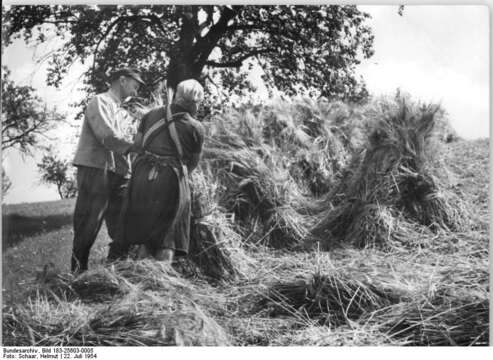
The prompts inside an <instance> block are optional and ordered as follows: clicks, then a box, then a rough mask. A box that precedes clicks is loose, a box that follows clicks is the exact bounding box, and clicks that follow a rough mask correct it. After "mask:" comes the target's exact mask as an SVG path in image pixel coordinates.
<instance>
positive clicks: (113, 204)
mask: <svg viewBox="0 0 493 360" xmlns="http://www.w3.org/2000/svg"><path fill="white" fill-rule="evenodd" d="M127 181H128V180H127V179H125V177H124V176H121V175H119V174H116V173H114V172H111V171H106V170H103V169H98V168H93V167H86V166H78V167H77V188H78V195H77V201H76V203H75V211H74V247H73V250H72V261H71V266H72V271H73V272H80V271H85V270H87V264H88V260H89V252H90V250H91V247H92V245H93V244H94V241H95V240H96V237H97V235H98V232H99V229H100V228H101V224H102V223H103V219H104V220H105V222H106V227H107V229H108V234H109V236H110V238H111V239H112V240H113V241H114V242H115V240H116V239H117V238H118V236H119V231H120V229H121V224H120V221H121V216H120V213H121V209H122V203H123V198H124V193H125V187H126V185H127Z"/></svg>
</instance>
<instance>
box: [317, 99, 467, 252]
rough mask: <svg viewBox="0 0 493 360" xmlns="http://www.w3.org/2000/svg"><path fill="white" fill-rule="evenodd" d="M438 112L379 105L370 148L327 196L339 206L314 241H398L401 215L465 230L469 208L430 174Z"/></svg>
mask: <svg viewBox="0 0 493 360" xmlns="http://www.w3.org/2000/svg"><path fill="white" fill-rule="evenodd" d="M437 109H438V108H437V107H433V106H427V107H420V108H417V107H413V106H409V105H408V104H407V103H406V102H405V100H403V99H398V101H397V103H396V104H388V103H382V104H380V108H379V109H378V111H375V114H374V115H373V116H374V117H375V123H374V126H373V130H372V132H371V133H370V135H369V138H368V143H367V145H366V149H365V151H364V153H362V154H361V155H356V159H357V161H355V162H352V164H353V165H352V166H353V167H354V168H355V170H353V171H349V172H347V173H346V176H345V178H343V179H342V180H341V183H340V184H341V185H340V186H339V187H338V188H336V189H334V190H333V191H331V193H330V194H329V195H328V197H327V202H328V203H330V200H331V198H332V197H333V198H335V199H336V201H337V206H336V207H335V208H329V209H328V210H326V211H325V212H324V213H323V214H322V216H321V218H322V219H321V220H320V221H319V223H318V224H317V225H316V226H315V227H314V228H313V229H312V233H313V234H314V236H316V237H318V238H319V239H320V240H321V241H322V242H323V243H330V245H332V244H334V243H337V242H341V243H343V242H347V241H348V240H349V241H351V243H353V244H356V245H359V246H366V245H372V244H374V243H376V242H379V243H383V244H384V243H385V240H386V239H388V240H391V239H393V238H394V235H397V236H399V232H394V231H392V226H391V222H392V221H393V217H395V216H397V215H398V216H403V217H404V218H405V219H406V220H407V221H409V222H411V223H417V224H420V225H422V226H427V227H429V228H431V229H434V230H439V229H445V230H457V229H460V228H461V227H462V226H463V225H464V223H465V220H464V219H465V216H466V214H465V207H464V206H460V201H459V199H458V198H457V197H454V194H453V193H452V192H447V191H446V189H444V188H441V185H443V184H442V183H441V182H440V181H439V180H438V178H437V177H436V176H434V175H433V174H432V173H431V171H430V168H431V166H430V163H431V162H432V161H433V156H434V154H431V153H430V151H431V150H433V151H436V149H435V148H433V145H432V143H433V137H432V135H433V134H432V130H433V126H434V115H435V113H436V111H437ZM435 155H436V154H435ZM341 195H342V196H341ZM401 223H402V222H401ZM408 228H412V226H409V227H408ZM404 230H407V229H404ZM386 233H387V234H386Z"/></svg>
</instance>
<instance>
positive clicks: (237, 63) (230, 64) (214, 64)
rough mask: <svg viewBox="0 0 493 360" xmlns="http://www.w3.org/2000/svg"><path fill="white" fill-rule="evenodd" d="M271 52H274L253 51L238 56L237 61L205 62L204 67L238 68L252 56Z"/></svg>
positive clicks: (267, 50)
mask: <svg viewBox="0 0 493 360" xmlns="http://www.w3.org/2000/svg"><path fill="white" fill-rule="evenodd" d="M273 51H274V50H273V49H260V50H255V51H252V52H249V53H248V54H245V55H243V56H240V57H239V58H238V59H235V60H230V61H227V62H222V63H218V62H215V61H206V62H205V65H207V66H212V67H218V68H226V67H240V66H242V65H243V61H245V60H246V59H248V58H250V57H252V56H256V55H260V54H266V53H269V52H273Z"/></svg>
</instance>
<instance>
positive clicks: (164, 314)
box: [3, 261, 229, 346]
mask: <svg viewBox="0 0 493 360" xmlns="http://www.w3.org/2000/svg"><path fill="white" fill-rule="evenodd" d="M108 279H110V280H112V281H113V283H114V285H115V286H117V284H118V286H119V287H120V288H118V289H117V291H116V293H115V294H112V295H113V297H112V298H111V299H109V298H108V297H107V295H108V291H107V290H106V289H104V286H106V285H107V284H108ZM74 284H79V285H81V284H85V285H86V284H91V287H90V290H91V291H92V294H91V297H90V299H91V301H90V302H86V301H84V302H81V301H80V299H72V300H70V301H69V300H67V299H61V298H57V299H50V298H47V297H44V296H34V297H32V298H30V300H29V301H28V303H27V305H21V304H18V305H16V306H15V307H13V308H12V309H9V311H8V312H6V313H4V319H3V337H4V344H6V345H15V346H21V345H25V346H27V345H31V346H67V345H72V346H79V345H83V346H99V345H104V346H115V345H127V346H136V345H139V346H152V345H227V344H229V339H228V337H227V336H226V334H225V332H224V330H223V329H222V328H221V327H220V326H219V325H218V324H217V323H216V322H215V321H214V320H212V319H211V318H210V317H209V316H208V315H206V313H205V312H204V311H203V310H201V309H200V308H199V307H198V306H197V305H196V303H195V302H196V301H200V302H202V303H204V304H206V305H207V304H208V305H207V306H208V307H212V308H213V307H215V306H216V304H214V302H213V301H215V302H217V301H218V299H217V298H215V299H212V298H209V297H208V296H205V295H203V294H201V293H200V292H199V291H197V289H196V288H194V286H193V285H192V284H190V283H189V282H187V281H186V280H184V279H181V278H180V277H179V276H178V274H177V273H176V272H175V271H174V270H173V269H172V268H171V267H170V266H168V265H166V264H162V263H158V262H154V261H137V262H135V261H124V262H116V263H114V264H112V265H111V266H109V267H100V268H96V269H94V270H92V271H91V272H87V273H85V274H84V275H82V276H80V277H79V278H75V279H74V281H73V282H72V284H71V286H72V287H74ZM85 285H84V286H85ZM81 286H82V285H81ZM75 287H77V286H75ZM86 290H89V288H86V287H84V292H83V294H85V295H84V296H86V295H88V294H87V293H86V292H85V291H86Z"/></svg>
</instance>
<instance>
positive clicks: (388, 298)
mask: <svg viewBox="0 0 493 360" xmlns="http://www.w3.org/2000/svg"><path fill="white" fill-rule="evenodd" d="M398 301H399V297H398V296H397V295H395V294H393V293H392V292H389V291H388V290H387V289H384V288H379V287H378V286H376V285H375V284H372V283H369V282H368V281H366V280H357V279H354V278H351V277H349V276H347V275H346V274H344V273H338V272H332V273H330V274H318V273H317V274H314V275H313V276H312V277H311V278H310V279H299V280H295V281H293V282H282V283H277V284H274V285H272V286H270V288H269V291H268V294H267V295H266V300H263V301H261V305H262V306H265V305H268V304H270V305H271V306H273V308H272V310H271V311H272V313H271V315H272V316H276V314H290V315H293V314H299V315H300V316H306V317H307V318H309V319H315V320H316V321H317V322H318V323H320V324H324V325H328V326H335V327H337V326H340V325H343V324H348V323H349V322H350V321H354V320H357V319H359V318H360V317H361V316H363V315H366V314H368V313H371V312H373V311H375V310H377V309H380V308H383V307H386V306H388V305H390V304H393V303H396V302H398Z"/></svg>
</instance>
